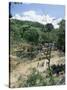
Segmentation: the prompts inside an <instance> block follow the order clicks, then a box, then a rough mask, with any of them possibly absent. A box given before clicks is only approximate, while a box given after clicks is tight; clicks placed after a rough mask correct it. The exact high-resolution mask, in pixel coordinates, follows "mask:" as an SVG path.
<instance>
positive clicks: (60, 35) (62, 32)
mask: <svg viewBox="0 0 67 90" xmlns="http://www.w3.org/2000/svg"><path fill="white" fill-rule="evenodd" d="M57 46H58V48H59V49H60V50H62V51H64V52H65V20H62V21H61V22H60V23H59V33H58V41H57Z"/></svg>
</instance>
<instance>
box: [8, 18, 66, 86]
mask: <svg viewBox="0 0 67 90" xmlns="http://www.w3.org/2000/svg"><path fill="white" fill-rule="evenodd" d="M59 26H60V27H59V28H58V29H55V28H54V27H53V25H52V24H51V23H48V24H46V25H42V24H40V23H38V22H31V21H19V20H13V19H10V71H9V72H10V87H25V86H26V87H28V86H43V85H44V86H47V85H48V86H49V85H61V84H65V27H64V26H65V21H64V20H62V22H60V25H59ZM33 78H34V79H33Z"/></svg>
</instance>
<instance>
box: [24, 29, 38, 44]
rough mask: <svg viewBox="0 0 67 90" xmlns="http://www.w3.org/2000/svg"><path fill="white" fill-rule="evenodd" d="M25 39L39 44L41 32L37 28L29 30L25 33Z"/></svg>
mask: <svg viewBox="0 0 67 90" xmlns="http://www.w3.org/2000/svg"><path fill="white" fill-rule="evenodd" d="M23 39H25V40H26V41H28V42H32V43H34V44H37V43H38V39H39V34H38V32H37V31H36V30H35V29H33V30H27V31H25V32H24V34H23Z"/></svg>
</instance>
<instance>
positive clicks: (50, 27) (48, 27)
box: [45, 23, 54, 32]
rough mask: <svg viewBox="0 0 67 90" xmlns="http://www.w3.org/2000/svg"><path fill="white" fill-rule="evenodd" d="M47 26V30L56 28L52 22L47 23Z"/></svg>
mask: <svg viewBox="0 0 67 90" xmlns="http://www.w3.org/2000/svg"><path fill="white" fill-rule="evenodd" d="M45 28H46V31H47V32H50V31H51V30H53V29H54V27H53V25H52V24H51V23H47V24H46V25H45Z"/></svg>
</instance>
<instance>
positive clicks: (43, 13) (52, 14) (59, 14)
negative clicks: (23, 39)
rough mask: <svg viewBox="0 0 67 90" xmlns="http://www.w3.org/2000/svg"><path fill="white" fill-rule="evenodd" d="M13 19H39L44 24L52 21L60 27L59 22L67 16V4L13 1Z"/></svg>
mask: <svg viewBox="0 0 67 90" xmlns="http://www.w3.org/2000/svg"><path fill="white" fill-rule="evenodd" d="M11 14H12V16H13V19H19V20H29V21H37V22H39V23H42V24H46V23H52V24H53V25H54V26H55V28H58V25H57V23H58V22H60V20H61V19H64V18H65V6H63V5H49V4H36V3H22V4H15V3H11Z"/></svg>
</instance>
